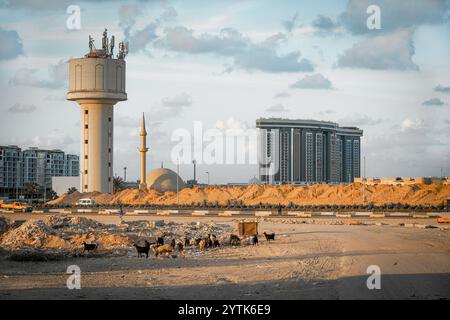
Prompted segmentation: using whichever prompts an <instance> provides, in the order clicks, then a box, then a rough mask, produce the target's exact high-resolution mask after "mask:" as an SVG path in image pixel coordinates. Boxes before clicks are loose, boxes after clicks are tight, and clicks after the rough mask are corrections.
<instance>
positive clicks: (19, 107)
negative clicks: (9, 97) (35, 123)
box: [8, 103, 36, 113]
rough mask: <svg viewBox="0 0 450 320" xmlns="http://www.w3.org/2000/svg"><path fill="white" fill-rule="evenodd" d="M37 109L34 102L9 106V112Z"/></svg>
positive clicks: (24, 111) (29, 111) (30, 111)
mask: <svg viewBox="0 0 450 320" xmlns="http://www.w3.org/2000/svg"><path fill="white" fill-rule="evenodd" d="M35 110H36V106H35V105H32V104H19V103H16V104H14V105H13V106H11V107H9V109H8V112H12V113H32V112H33V111H35Z"/></svg>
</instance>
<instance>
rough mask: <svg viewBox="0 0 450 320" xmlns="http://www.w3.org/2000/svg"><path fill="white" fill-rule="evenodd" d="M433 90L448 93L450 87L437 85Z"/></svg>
mask: <svg viewBox="0 0 450 320" xmlns="http://www.w3.org/2000/svg"><path fill="white" fill-rule="evenodd" d="M434 91H436V92H442V93H450V87H444V86H441V85H439V86H437V87H435V88H434Z"/></svg>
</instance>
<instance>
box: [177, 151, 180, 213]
mask: <svg viewBox="0 0 450 320" xmlns="http://www.w3.org/2000/svg"><path fill="white" fill-rule="evenodd" d="M179 176H180V160H179V159H178V158H177V206H178V207H179V206H180V194H179V193H178V191H179V186H178V177H179Z"/></svg>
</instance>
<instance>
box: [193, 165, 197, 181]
mask: <svg viewBox="0 0 450 320" xmlns="http://www.w3.org/2000/svg"><path fill="white" fill-rule="evenodd" d="M192 164H193V165H194V183H197V179H196V165H197V161H196V160H192Z"/></svg>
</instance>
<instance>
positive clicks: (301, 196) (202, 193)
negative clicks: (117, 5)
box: [49, 183, 450, 205]
mask: <svg viewBox="0 0 450 320" xmlns="http://www.w3.org/2000/svg"><path fill="white" fill-rule="evenodd" d="M364 196H365V197H366V203H371V202H373V203H374V204H376V205H382V204H386V203H401V204H409V205H440V204H442V203H444V201H445V200H446V199H448V198H450V185H442V184H427V185H426V184H416V185H404V186H401V185H373V186H364V185H362V184H359V183H354V184H340V185H334V186H332V185H326V184H317V185H312V186H290V185H286V186H260V185H249V186H242V187H232V186H210V187H206V188H199V187H194V188H185V189H183V190H181V191H180V193H179V203H180V204H181V205H184V204H187V205H191V204H194V205H195V204H203V203H204V202H207V203H209V204H215V203H218V204H220V205H226V204H227V203H229V202H231V203H243V204H245V205H258V204H260V203H261V204H271V205H277V204H282V205H288V204H289V203H293V204H297V205H358V204H363V203H364ZM80 198H92V199H94V200H95V201H96V202H97V203H98V204H117V203H123V204H133V205H144V204H156V205H170V204H176V203H177V195H176V193H174V192H165V193H159V192H157V191H155V190H153V189H149V190H147V191H140V190H138V189H126V190H123V191H121V192H118V193H116V194H114V195H109V194H101V193H98V192H92V193H85V194H81V193H78V192H75V193H73V194H71V195H66V194H64V195H62V196H61V197H59V198H58V199H55V200H53V201H50V202H49V204H60V205H72V204H75V202H76V201H77V200H78V199H80Z"/></svg>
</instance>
